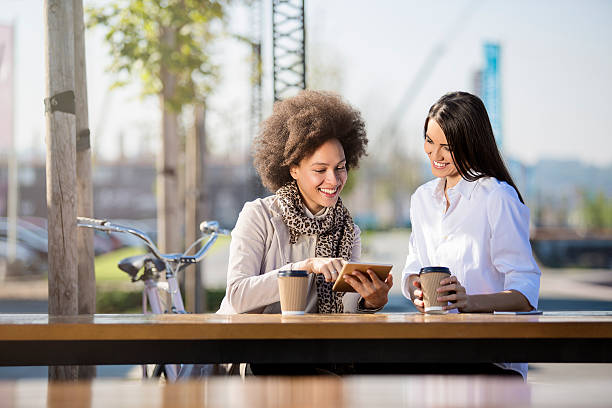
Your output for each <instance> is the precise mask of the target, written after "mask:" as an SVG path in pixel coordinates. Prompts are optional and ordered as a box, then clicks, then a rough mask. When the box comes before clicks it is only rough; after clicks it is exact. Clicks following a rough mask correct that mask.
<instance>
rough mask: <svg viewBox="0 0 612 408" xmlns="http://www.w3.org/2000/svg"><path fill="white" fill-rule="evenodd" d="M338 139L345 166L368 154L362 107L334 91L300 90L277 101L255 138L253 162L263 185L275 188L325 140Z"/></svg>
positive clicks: (353, 163)
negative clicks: (361, 112) (289, 96)
mask: <svg viewBox="0 0 612 408" xmlns="http://www.w3.org/2000/svg"><path fill="white" fill-rule="evenodd" d="M330 139H338V140H339V141H340V144H341V145H342V148H343V149H344V154H345V157H346V168H347V169H351V168H355V167H357V165H358V162H359V159H360V158H361V156H363V155H365V154H366V146H367V144H368V139H367V136H366V130H365V124H364V122H363V119H362V118H361V114H360V113H359V111H357V110H356V109H354V108H353V107H351V106H350V105H349V104H347V103H346V102H344V101H343V100H342V98H340V96H338V95H337V94H334V93H331V92H322V91H301V92H300V93H299V94H297V95H296V96H294V97H292V98H289V99H285V100H284V101H280V102H276V103H275V104H274V110H273V112H272V115H271V116H270V117H269V118H268V119H266V120H265V121H264V122H263V123H262V128H261V132H260V134H259V136H258V137H257V138H256V139H255V141H254V142H253V150H254V152H253V154H254V157H253V165H254V166H255V169H256V170H257V173H258V174H259V177H260V178H261V182H262V183H263V185H264V186H265V187H266V188H268V189H269V190H270V191H272V192H275V191H276V190H278V189H279V188H280V187H282V186H283V185H285V184H286V183H287V182H289V181H291V180H292V178H291V175H290V173H289V170H290V168H291V166H293V165H299V163H300V161H301V160H302V159H304V158H305V157H308V156H310V155H312V154H313V153H314V152H315V151H316V150H317V149H318V148H319V147H320V146H321V145H322V144H323V143H325V142H327V141H328V140H330Z"/></svg>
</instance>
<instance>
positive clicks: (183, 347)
mask: <svg viewBox="0 0 612 408" xmlns="http://www.w3.org/2000/svg"><path fill="white" fill-rule="evenodd" d="M450 349H452V350H453V352H452V353H445V352H444V350H450ZM161 359H165V361H160V360H161ZM498 361H505V362H602V363H610V362H612V312H593V313H571V312H569V313H545V314H544V315H541V316H501V315H491V314H449V315H442V316H427V315H421V314H375V315H348V314H346V315H305V316H292V317H284V316H280V315H216V314H203V315H195V314H192V315H94V316H91V315H89V316H76V317H52V318H50V317H48V316H47V315H0V365H5V366H17V365H78V364H86V365H89V364H138V363H159V362H168V363H170V362H172V363H210V362H219V363H227V362H251V363H279V362H282V363H348V362H360V363H410V362H428V363H432V362H449V363H460V362H498Z"/></svg>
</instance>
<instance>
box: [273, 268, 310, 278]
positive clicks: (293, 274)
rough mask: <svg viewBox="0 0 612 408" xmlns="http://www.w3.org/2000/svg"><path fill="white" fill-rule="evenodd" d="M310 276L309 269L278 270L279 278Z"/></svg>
mask: <svg viewBox="0 0 612 408" xmlns="http://www.w3.org/2000/svg"><path fill="white" fill-rule="evenodd" d="M307 276H308V271H296V270H294V271H280V272H278V277H279V278H285V277H292V278H305V277H307Z"/></svg>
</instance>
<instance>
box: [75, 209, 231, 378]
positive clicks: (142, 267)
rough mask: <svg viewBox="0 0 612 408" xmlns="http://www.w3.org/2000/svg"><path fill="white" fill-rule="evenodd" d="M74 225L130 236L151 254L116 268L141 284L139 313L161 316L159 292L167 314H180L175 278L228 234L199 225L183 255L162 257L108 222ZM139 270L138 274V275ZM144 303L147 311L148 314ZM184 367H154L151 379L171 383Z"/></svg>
mask: <svg viewBox="0 0 612 408" xmlns="http://www.w3.org/2000/svg"><path fill="white" fill-rule="evenodd" d="M77 225H78V226H79V227H83V228H92V229H97V230H100V231H105V232H108V233H111V232H116V233H124V234H131V235H134V236H136V237H138V238H140V239H141V240H142V241H143V242H144V243H145V245H146V246H147V247H148V248H149V250H150V251H151V252H150V253H147V254H144V255H136V256H131V257H128V258H125V259H122V260H121V261H119V264H118V267H119V269H121V270H122V271H124V272H126V273H127V274H128V275H129V276H130V278H131V280H132V282H138V281H142V282H143V283H144V289H143V292H142V311H143V314H150V313H152V314H163V313H167V312H168V311H167V310H166V311H165V310H164V308H163V306H162V301H161V298H160V296H159V291H160V290H163V291H165V292H167V293H169V294H170V311H169V312H170V313H177V314H183V313H187V312H186V311H185V306H184V304H183V297H182V296H181V291H180V289H179V285H178V281H177V275H178V273H179V272H181V271H182V270H184V269H185V268H186V267H188V266H189V265H192V264H197V263H198V262H200V261H201V260H202V259H204V256H205V255H206V253H207V252H208V250H209V249H210V248H211V247H212V245H213V244H214V243H215V241H216V240H217V238H218V237H219V235H229V234H230V231H229V230H226V229H223V228H219V223H218V222H217V221H204V222H202V223H201V224H200V231H201V232H202V234H204V235H202V236H201V237H200V238H198V239H197V240H196V241H195V242H194V243H193V244H191V245H190V246H189V248H187V250H186V251H185V252H184V253H182V254H181V253H172V254H162V253H161V251H160V250H159V248H157V246H156V245H155V244H154V243H153V240H152V239H151V238H150V237H149V236H148V235H147V234H146V233H144V232H142V231H140V230H138V229H136V228H132V227H127V226H123V225H119V224H113V223H112V222H110V221H108V220H98V219H93V218H85V217H77ZM207 238H208V240H207V241H206V242H205V243H204V244H203V245H202V247H201V248H200V249H199V250H198V252H196V253H195V254H194V255H187V254H188V253H189V252H190V251H191V250H192V249H193V248H195V247H196V245H198V244H200V243H201V242H203V241H204V240H205V239H207ZM141 271H142V273H140V272H141ZM164 271H165V272H166V274H165V277H166V281H165V282H159V277H160V274H161V273H162V272H164ZM147 304H148V305H149V306H150V308H151V312H150V313H149V312H148V310H147ZM184 367H185V366H184V365H181V364H156V365H155V367H154V369H153V373H152V376H153V377H159V376H161V375H162V374H164V375H165V376H166V379H167V380H169V381H171V382H174V381H176V379H177V378H178V377H179V376H180V374H181V369H183V368H184ZM142 369H143V377H144V378H147V377H148V370H147V366H146V365H145V364H143V366H142Z"/></svg>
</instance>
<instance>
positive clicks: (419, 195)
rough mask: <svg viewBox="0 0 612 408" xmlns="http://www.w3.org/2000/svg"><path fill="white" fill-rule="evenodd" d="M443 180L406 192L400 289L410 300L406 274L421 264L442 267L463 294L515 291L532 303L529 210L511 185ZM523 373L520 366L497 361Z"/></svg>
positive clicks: (534, 272) (534, 273)
mask: <svg viewBox="0 0 612 408" xmlns="http://www.w3.org/2000/svg"><path fill="white" fill-rule="evenodd" d="M444 183H445V180H444V179H435V180H432V181H430V182H428V183H426V184H423V185H422V186H420V187H419V188H418V189H417V190H416V191H415V192H414V194H413V195H412V198H411V202H410V220H411V222H412V234H411V235H410V243H409V248H408V257H407V259H406V266H405V267H404V270H403V273H402V293H403V294H404V296H406V297H407V298H408V299H410V292H409V290H408V285H409V279H408V278H409V276H410V275H412V274H418V273H419V270H420V269H421V268H422V267H424V266H446V267H448V268H449V269H450V271H451V273H452V274H453V275H455V276H457V278H458V279H459V282H460V283H461V285H463V287H465V289H466V292H467V294H468V295H474V294H487V293H497V292H501V291H504V290H516V291H518V292H520V293H522V294H523V295H524V296H525V297H526V298H527V300H528V301H529V303H530V304H531V306H533V307H534V308H537V307H538V292H539V290H540V269H539V268H538V265H537V264H536V262H535V260H534V259H533V256H532V253H531V245H530V243H529V209H528V208H527V207H526V206H525V205H524V204H523V203H521V201H520V200H519V198H518V195H517V194H516V191H515V190H514V188H512V186H510V185H508V184H507V183H505V182H500V181H498V180H497V179H495V178H493V177H486V178H481V179H478V180H477V181H474V182H470V181H466V180H464V179H461V180H460V181H459V182H458V183H457V185H455V186H454V187H452V188H449V189H448V191H447V195H448V200H449V202H450V206H449V208H448V210H446V198H445V197H444ZM503 366H504V367H507V368H512V369H515V370H516V371H519V372H521V373H522V374H523V376H526V374H527V365H526V364H503Z"/></svg>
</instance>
